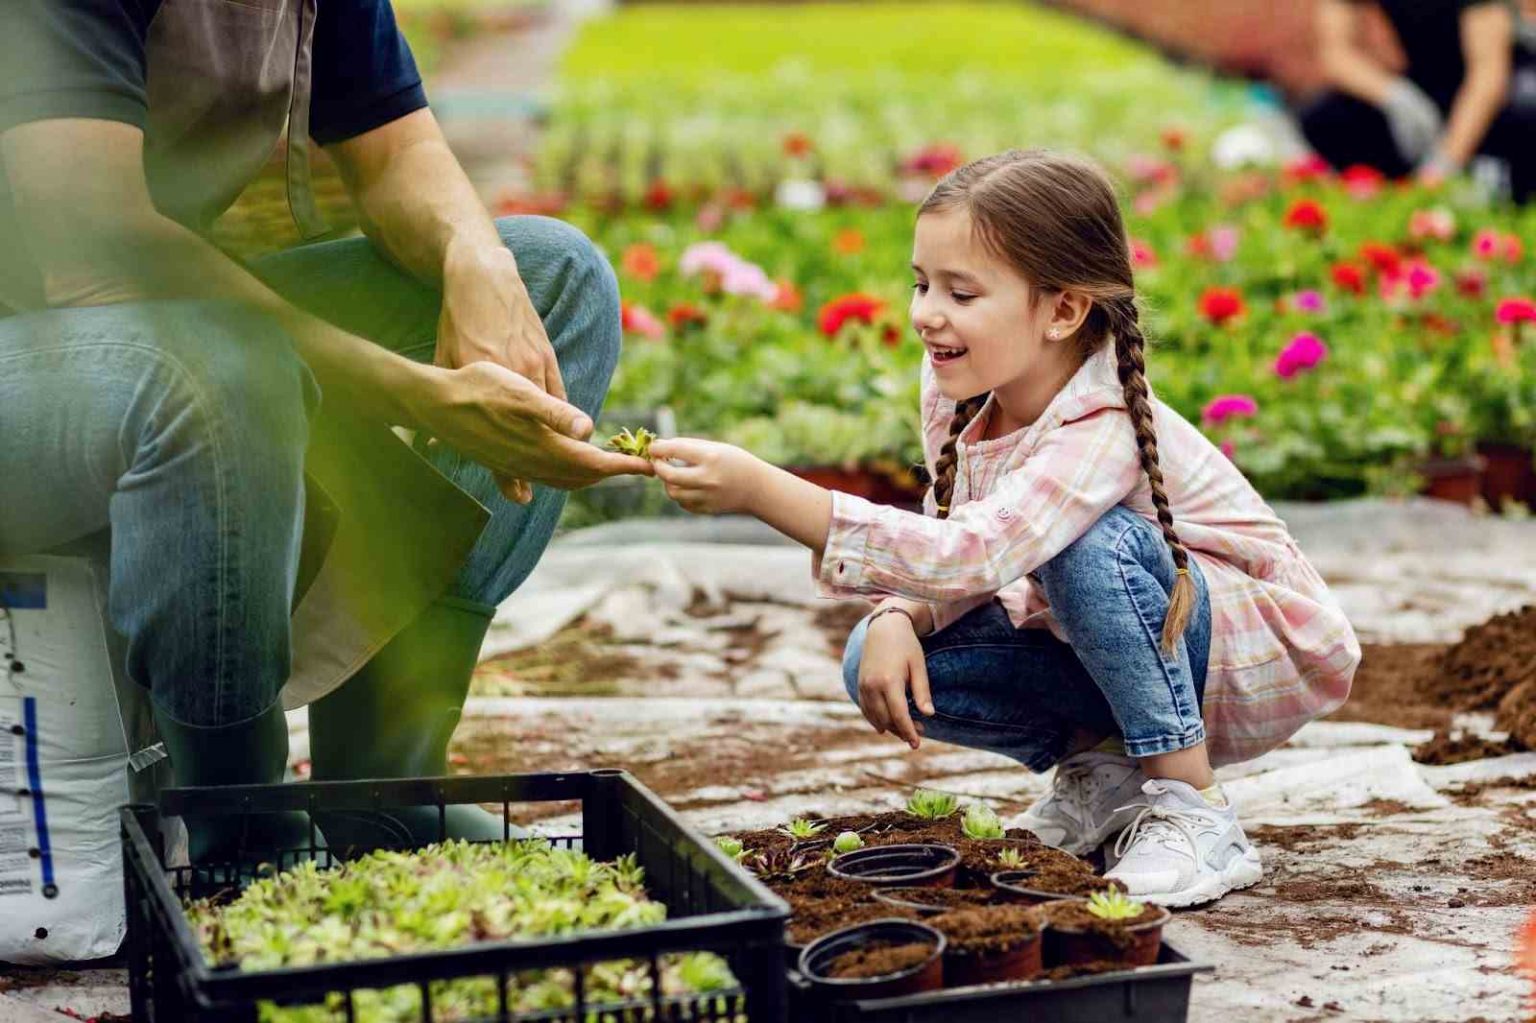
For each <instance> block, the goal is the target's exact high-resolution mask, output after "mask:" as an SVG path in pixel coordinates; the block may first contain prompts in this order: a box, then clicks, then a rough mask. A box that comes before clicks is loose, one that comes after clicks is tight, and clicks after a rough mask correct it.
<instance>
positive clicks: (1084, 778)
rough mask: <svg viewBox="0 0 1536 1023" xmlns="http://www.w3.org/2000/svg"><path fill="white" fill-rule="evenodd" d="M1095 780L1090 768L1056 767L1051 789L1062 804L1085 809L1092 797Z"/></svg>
mask: <svg viewBox="0 0 1536 1023" xmlns="http://www.w3.org/2000/svg"><path fill="white" fill-rule="evenodd" d="M1095 780H1096V779H1095V776H1094V773H1093V768H1092V767H1068V768H1065V769H1063V768H1060V767H1058V768H1057V769H1056V780H1055V782H1054V783H1053V785H1052V787H1053V788H1054V789H1055V791H1056V796H1057V798H1058V799H1060V800H1061V801H1062V802H1064V803H1067V804H1068V805H1070V806H1074V807H1085V806H1088V805H1089V803H1088V801H1089V800H1090V799H1091V798H1092V797H1093V788H1094V786H1093V782H1094V781H1095Z"/></svg>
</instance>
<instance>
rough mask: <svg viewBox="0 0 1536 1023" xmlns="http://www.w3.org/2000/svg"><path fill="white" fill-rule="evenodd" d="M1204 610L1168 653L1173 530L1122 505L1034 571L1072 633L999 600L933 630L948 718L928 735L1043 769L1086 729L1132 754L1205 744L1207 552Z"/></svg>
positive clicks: (851, 687) (1201, 591)
mask: <svg viewBox="0 0 1536 1023" xmlns="http://www.w3.org/2000/svg"><path fill="white" fill-rule="evenodd" d="M1190 575H1191V577H1192V578H1193V580H1194V582H1195V586H1196V593H1197V597H1198V599H1197V602H1196V608H1195V612H1194V614H1193V615H1192V617H1191V619H1190V622H1189V625H1188V627H1187V628H1186V630H1185V633H1184V636H1183V638H1182V639H1181V640H1180V641H1179V643H1178V646H1177V648H1176V651H1175V655H1174V656H1172V657H1169V656H1165V655H1164V654H1163V653H1162V651H1161V648H1160V639H1161V633H1162V622H1163V617H1164V614H1165V613H1166V611H1167V607H1168V595H1169V592H1170V591H1171V590H1172V587H1173V582H1174V579H1175V569H1174V564H1173V557H1172V552H1171V551H1170V550H1169V549H1168V546H1167V544H1166V543H1165V542H1164V540H1163V536H1162V532H1161V530H1160V529H1159V528H1158V527H1157V526H1156V525H1155V524H1153V523H1151V522H1149V521H1147V520H1146V519H1144V518H1142V517H1141V516H1140V515H1137V514H1136V513H1134V512H1132V511H1130V510H1128V509H1126V508H1123V507H1117V508H1114V509H1112V510H1111V511H1109V512H1108V513H1106V514H1105V515H1104V516H1103V517H1102V518H1101V519H1100V520H1099V521H1098V522H1097V523H1096V524H1095V525H1094V527H1093V528H1092V529H1090V530H1089V531H1088V532H1087V533H1085V534H1083V535H1082V536H1081V537H1079V538H1078V539H1077V540H1076V541H1075V542H1073V543H1072V544H1071V545H1069V546H1068V547H1067V548H1066V549H1065V550H1063V551H1062V552H1060V553H1059V554H1058V555H1057V556H1056V557H1055V558H1053V559H1052V560H1051V561H1050V562H1049V563H1047V564H1046V565H1042V566H1041V567H1040V568H1039V569H1038V570H1037V571H1036V572H1035V573H1034V581H1035V582H1036V584H1037V585H1039V586H1041V587H1042V589H1043V592H1044V593H1045V596H1046V598H1047V600H1048V601H1049V603H1050V605H1051V611H1052V614H1053V615H1054V616H1055V618H1056V620H1057V622H1058V623H1059V625H1060V626H1061V628H1062V631H1063V632H1064V633H1065V634H1066V635H1067V637H1068V640H1069V642H1063V641H1061V640H1059V639H1057V638H1056V637H1055V636H1054V635H1052V634H1051V633H1050V632H1049V631H1048V630H1046V629H1042V628H1025V629H1016V628H1014V626H1013V622H1012V621H1011V620H1010V619H1009V617H1008V615H1007V613H1006V612H1005V611H1004V610H1003V607H1002V605H1001V604H998V603H997V602H995V601H994V602H992V603H989V604H986V605H983V606H982V607H980V608H977V609H976V610H974V611H972V612H970V613H969V614H967V615H965V616H964V617H962V618H960V619H959V620H958V621H955V622H952V623H951V624H950V625H949V627H948V628H945V629H943V630H941V631H939V632H936V633H933V634H932V635H930V636H925V637H923V640H922V644H923V651H924V654H925V660H926V665H927V669H928V679H929V686H930V689H931V691H932V694H933V702H934V710H935V714H934V715H933V716H932V717H927V718H923V717H919V716H918V715H917V711H916V708H915V707H912V708H909V709H910V710H911V711H912V713H913V715H914V720H920V721H922V723H923V727H924V731H925V733H926V734H927V736H928V737H930V738H933V739H938V740H940V741H944V742H952V743H956V744H958V745H963V746H972V747H977V748H981V749H989V750H993V751H995V752H998V753H1003V754H1005V755H1007V756H1011V757H1013V758H1015V759H1016V760H1018V761H1020V762H1021V763H1023V764H1025V765H1026V766H1028V767H1030V768H1031V769H1032V770H1037V771H1043V770H1045V769H1047V768H1048V767H1050V766H1051V765H1052V764H1054V763H1055V762H1056V761H1057V760H1059V759H1060V758H1061V756H1062V754H1063V752H1064V751H1065V749H1066V747H1067V744H1068V742H1069V741H1070V740H1071V738H1072V735H1073V733H1074V732H1076V731H1078V730H1079V729H1081V730H1084V731H1088V732H1091V733H1096V734H1100V735H1106V736H1107V735H1119V736H1120V737H1121V738H1122V739H1123V741H1124V742H1125V746H1126V752H1127V753H1129V754H1130V755H1131V756H1138V757H1141V756H1151V755H1155V754H1158V753H1169V752H1173V751H1175V750H1180V749H1187V748H1189V747H1190V746H1194V745H1197V744H1198V743H1200V742H1202V741H1204V739H1205V726H1204V724H1203V722H1202V720H1201V717H1200V703H1201V699H1202V697H1203V694H1204V687H1205V675H1206V667H1207V662H1208V660H1209V656H1210V633H1211V614H1210V600H1209V596H1208V594H1207V591H1206V586H1205V579H1204V576H1203V575H1202V574H1201V572H1200V569H1199V566H1198V565H1197V564H1195V562H1194V559H1193V558H1191V559H1190ZM867 635H868V620H867V619H866V620H865V621H863V622H860V623H859V625H858V626H857V627H856V628H855V629H854V630H853V633H852V635H850V636H849V638H848V645H847V648H846V650H845V651H844V655H843V682H844V685H845V686H846V688H847V690H848V693H849V696H850V697H851V698H852V699H854V700H855V701H857V700H858V681H859V680H858V676H859V667H860V664H861V663H862V660H863V652H864V644H865V642H866V637H867Z"/></svg>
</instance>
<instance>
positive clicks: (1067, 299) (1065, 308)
mask: <svg viewBox="0 0 1536 1023" xmlns="http://www.w3.org/2000/svg"><path fill="white" fill-rule="evenodd" d="M1092 309H1093V299H1092V298H1090V297H1089V296H1088V295H1087V294H1085V293H1083V292H1081V291H1073V290H1072V289H1070V288H1068V289H1067V290H1065V291H1062V292H1059V293H1058V294H1057V295H1056V298H1055V301H1054V302H1053V303H1052V305H1051V315H1050V319H1049V320H1047V321H1046V324H1045V333H1046V337H1050V336H1052V333H1053V332H1055V336H1057V337H1059V338H1063V339H1065V338H1069V337H1071V336H1072V335H1073V334H1076V333H1077V329H1078V328H1079V327H1081V326H1082V325H1083V321H1084V320H1086V319H1087V318H1088V313H1089V311H1091V310H1092Z"/></svg>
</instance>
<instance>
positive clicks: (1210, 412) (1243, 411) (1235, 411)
mask: <svg viewBox="0 0 1536 1023" xmlns="http://www.w3.org/2000/svg"><path fill="white" fill-rule="evenodd" d="M1258 411H1259V403H1258V402H1256V401H1254V400H1253V398H1252V397H1250V396H1249V395H1246V394H1220V395H1217V396H1216V397H1214V398H1212V399H1211V400H1210V401H1209V402H1207V403H1206V406H1205V408H1203V409H1201V410H1200V421H1201V422H1202V423H1204V424H1205V425H1206V426H1217V425H1219V424H1221V423H1224V422H1226V421H1227V420H1228V419H1232V418H1234V417H1235V418H1239V419H1246V418H1249V417H1252V416H1255V415H1257V414H1258Z"/></svg>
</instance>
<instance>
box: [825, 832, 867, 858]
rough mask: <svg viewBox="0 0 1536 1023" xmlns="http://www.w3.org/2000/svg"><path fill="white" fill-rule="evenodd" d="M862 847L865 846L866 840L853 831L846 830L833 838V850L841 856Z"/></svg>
mask: <svg viewBox="0 0 1536 1023" xmlns="http://www.w3.org/2000/svg"><path fill="white" fill-rule="evenodd" d="M862 848H864V840H863V839H862V838H860V837H859V836H858V835H857V834H856V833H855V832H852V831H844V832H843V833H842V834H840V835H838V836H837V837H836V838H834V839H833V840H832V851H833V852H835V853H837V854H838V855H839V856H841V855H842V854H843V853H846V852H853V851H854V850H855V849H862Z"/></svg>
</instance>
